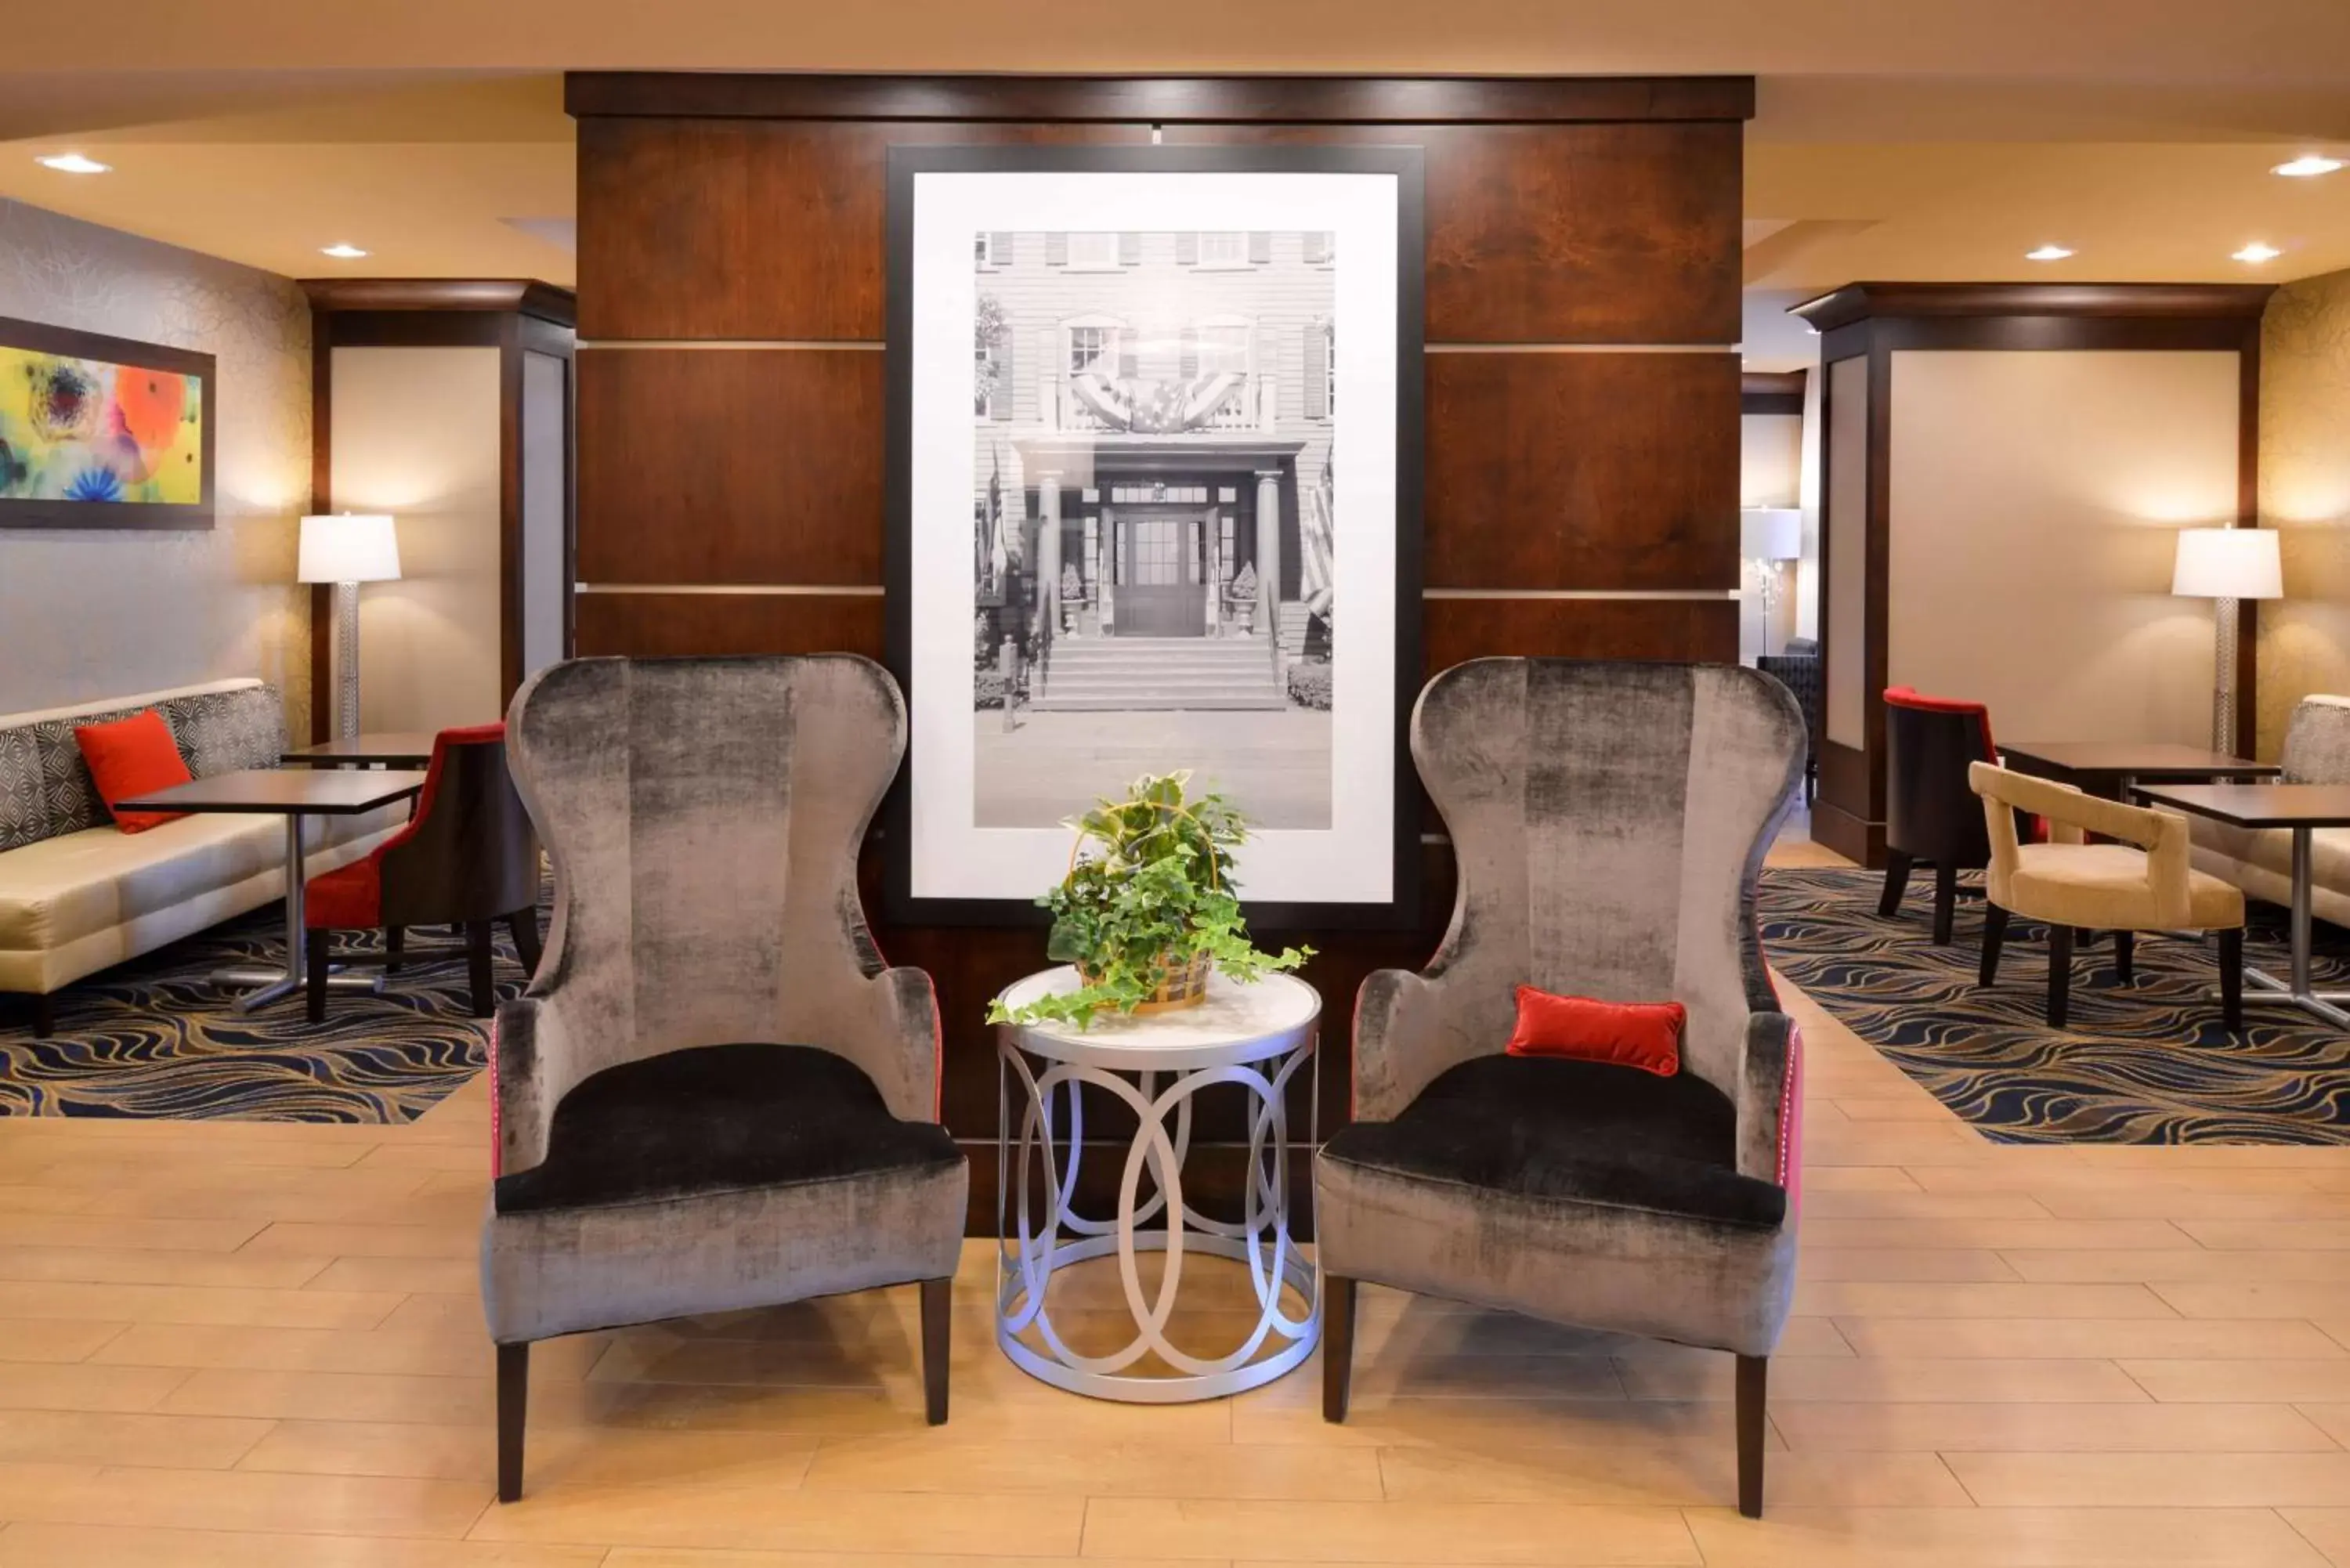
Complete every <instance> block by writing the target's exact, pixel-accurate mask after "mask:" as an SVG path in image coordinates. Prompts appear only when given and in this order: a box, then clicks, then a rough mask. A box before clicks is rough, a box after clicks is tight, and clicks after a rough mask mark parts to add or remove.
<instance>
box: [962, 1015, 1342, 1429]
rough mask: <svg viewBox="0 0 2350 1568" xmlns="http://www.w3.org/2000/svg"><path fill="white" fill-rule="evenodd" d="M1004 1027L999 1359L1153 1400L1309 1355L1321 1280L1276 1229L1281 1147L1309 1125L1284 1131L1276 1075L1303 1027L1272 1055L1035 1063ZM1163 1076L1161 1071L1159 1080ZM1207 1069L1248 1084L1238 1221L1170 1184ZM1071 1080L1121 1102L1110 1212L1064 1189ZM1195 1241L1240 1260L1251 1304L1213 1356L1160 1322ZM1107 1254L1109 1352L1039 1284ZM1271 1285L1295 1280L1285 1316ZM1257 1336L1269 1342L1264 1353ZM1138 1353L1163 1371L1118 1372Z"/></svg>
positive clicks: (1253, 1377) (1180, 1399)
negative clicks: (1071, 1321)
mask: <svg viewBox="0 0 2350 1568" xmlns="http://www.w3.org/2000/svg"><path fill="white" fill-rule="evenodd" d="M1015 1033H1016V1032H1013V1031H1006V1032H1005V1034H1006V1039H1005V1041H1004V1043H1003V1045H1002V1047H1001V1049H1000V1051H999V1054H998V1061H999V1071H998V1075H997V1092H998V1100H999V1106H998V1115H999V1121H998V1131H997V1140H996V1161H997V1165H996V1169H997V1186H996V1235H997V1237H998V1241H997V1254H996V1303H995V1305H996V1314H995V1340H996V1344H997V1345H999V1346H1001V1347H1002V1349H1003V1354H1004V1355H1005V1356H1007V1357H1008V1358H1010V1360H1011V1361H1012V1363H1013V1365H1014V1366H1018V1367H1019V1368H1020V1369H1021V1370H1022V1371H1024V1372H1026V1373H1027V1374H1028V1375H1029V1376H1033V1377H1035V1378H1037V1379H1039V1380H1040V1381H1043V1382H1045V1383H1049V1384H1051V1385H1052V1386H1055V1387H1056V1388H1065V1389H1067V1390H1068V1391H1069V1392H1071V1393H1074V1394H1085V1395H1089V1396H1091V1397H1095V1398H1097V1399H1116V1400H1123V1401H1126V1402H1128V1403H1135V1404H1159V1405H1164V1404H1180V1403H1184V1402H1187V1401H1190V1400H1195V1399H1215V1398H1221V1397H1224V1396H1226V1395H1231V1394H1238V1393H1241V1392H1242V1391H1243V1390H1245V1389H1250V1388H1256V1387H1260V1386H1263V1385H1264V1384H1267V1383H1270V1382H1272V1381H1273V1380H1274V1378H1276V1377H1279V1376H1282V1375H1283V1374H1284V1373H1285V1372H1288V1371H1289V1370H1291V1369H1292V1368H1293V1367H1295V1366H1297V1365H1298V1364H1299V1363H1300V1362H1302V1361H1304V1360H1305V1358H1306V1357H1307V1356H1308V1355H1312V1354H1313V1351H1314V1346H1315V1343H1316V1341H1317V1340H1318V1339H1319V1337H1320V1334H1321V1326H1322V1314H1321V1303H1320V1294H1319V1290H1318V1284H1317V1280H1316V1277H1315V1270H1314V1267H1313V1265H1312V1264H1311V1263H1309V1262H1307V1261H1306V1260H1305V1255H1304V1253H1303V1252H1302V1251H1300V1249H1299V1247H1298V1244H1297V1242H1296V1241H1295V1240H1294V1239H1293V1238H1292V1237H1291V1235H1290V1218H1289V1179H1290V1171H1291V1162H1292V1159H1293V1158H1297V1159H1304V1158H1308V1157H1310V1154H1311V1151H1312V1148H1313V1144H1312V1141H1311V1139H1312V1133H1311V1130H1310V1129H1309V1132H1308V1141H1307V1142H1306V1143H1305V1145H1304V1146H1303V1147H1300V1146H1298V1145H1296V1144H1295V1142H1294V1140H1293V1139H1292V1138H1291V1137H1290V1130H1289V1121H1288V1113H1287V1109H1286V1106H1285V1105H1284V1096H1285V1093H1286V1091H1287V1089H1288V1087H1289V1083H1290V1080H1291V1079H1292V1078H1293V1077H1294V1076H1295V1075H1296V1073H1297V1072H1298V1070H1299V1069H1300V1068H1301V1067H1302V1066H1304V1065H1305V1062H1306V1060H1307V1059H1308V1058H1309V1057H1312V1056H1313V1055H1314V1054H1315V1053H1314V1044H1313V1042H1312V1040H1311V1038H1310V1037H1309V1038H1308V1039H1307V1040H1306V1042H1305V1044H1301V1045H1299V1046H1298V1047H1297V1048H1296V1049H1295V1050H1293V1051H1290V1052H1288V1053H1286V1054H1284V1055H1282V1056H1279V1057H1277V1058H1274V1059H1270V1060H1267V1061H1263V1062H1260V1063H1254V1064H1224V1065H1219V1066H1212V1067H1202V1068H1198V1069H1192V1070H1170V1071H1168V1072H1165V1073H1160V1072H1149V1071H1143V1072H1128V1073H1120V1072H1117V1071H1114V1070H1110V1069H1107V1068H1103V1067H1097V1066H1090V1065H1086V1064H1077V1063H1070V1062H1050V1063H1047V1064H1045V1071H1044V1072H1043V1073H1041V1074H1039V1073H1038V1072H1036V1071H1035V1069H1034V1068H1032V1066H1031V1065H1030V1063H1029V1060H1028V1058H1027V1056H1026V1054H1024V1053H1023V1052H1022V1051H1021V1049H1020V1048H1019V1047H1018V1046H1017V1045H1016V1044H1013V1043H1012V1037H1013V1036H1014V1034H1015ZM1317 1070H1318V1069H1317ZM1015 1078H1016V1079H1017V1080H1018V1082H1019V1085H1020V1089H1021V1096H1020V1097H1021V1098H1022V1099H1023V1100H1024V1102H1025V1103H1024V1106H1022V1108H1021V1111H1020V1132H1019V1136H1018V1138H1017V1141H1016V1145H1015V1142H1014V1139H1013V1137H1012V1136H1011V1116H1012V1110H1013V1091H1012V1082H1013V1080H1014V1079H1015ZM1162 1078H1164V1079H1166V1080H1167V1083H1166V1086H1165V1087H1164V1088H1163V1089H1162V1088H1161V1087H1160V1080H1161V1079H1162ZM1211 1084H1237V1085H1242V1086H1243V1087H1244V1088H1246V1089H1247V1090H1248V1092H1249V1096H1250V1099H1251V1102H1252V1113H1251V1115H1250V1117H1249V1160H1248V1167H1247V1169H1248V1172H1249V1175H1248V1178H1247V1184H1246V1185H1247V1191H1246V1193H1245V1195H1244V1197H1243V1216H1242V1218H1241V1220H1239V1221H1238V1222H1237V1223H1229V1222H1226V1221H1222V1220H1212V1219H1210V1218H1208V1217H1207V1216H1205V1215H1203V1214H1201V1213H1200V1212H1199V1211H1198V1210H1195V1209H1193V1208H1192V1207H1191V1205H1190V1204H1189V1203H1187V1202H1186V1201H1185V1199H1184V1197H1183V1159H1184V1156H1185V1155H1186V1154H1187V1153H1188V1152H1189V1149H1190V1147H1191V1101H1192V1096H1194V1095H1196V1094H1197V1093H1198V1092H1199V1091H1200V1090H1201V1089H1202V1088H1205V1087H1207V1086H1208V1085H1211ZM1081 1085H1094V1086H1096V1087H1097V1088H1099V1089H1101V1090H1104V1091H1105V1092H1107V1093H1108V1094H1110V1095H1111V1096H1115V1097H1116V1098H1118V1100H1120V1101H1121V1102H1123V1103H1124V1104H1125V1105H1126V1106H1127V1107H1128V1109H1130V1110H1131V1111H1133V1113H1134V1115H1135V1118H1136V1122H1137V1127H1136V1131H1135V1135H1134V1140H1133V1142H1132V1144H1131V1145H1129V1146H1128V1150H1127V1154H1126V1162H1125V1170H1124V1173H1123V1177H1122V1179H1121V1181H1120V1184H1119V1188H1118V1211H1117V1213H1116V1214H1114V1215H1112V1216H1108V1217H1106V1218H1094V1217H1089V1216H1086V1215H1081V1214H1079V1213H1077V1212H1076V1210H1075V1208H1074V1207H1073V1203H1072V1199H1073V1197H1074V1195H1075V1193H1076V1186H1077V1175H1078V1168H1079V1164H1080V1162H1081V1160H1082V1159H1083V1158H1084V1147H1085V1115H1084V1109H1083V1102H1082V1100H1081V1098H1080V1095H1081V1087H1080V1086H1081ZM1056 1105H1058V1106H1062V1107H1065V1108H1066V1115H1065V1116H1057V1117H1056V1116H1055V1109H1056ZM1170 1119H1171V1120H1172V1123H1173V1127H1172V1130H1171V1131H1170V1127H1169V1122H1170ZM1015 1159H1016V1162H1017V1168H1016V1172H1015V1170H1014V1161H1015ZM1038 1165H1041V1166H1042V1168H1043V1174H1044V1181H1043V1189H1044V1190H1043V1192H1042V1194H1041V1197H1042V1199H1043V1206H1044V1215H1043V1220H1042V1223H1041V1224H1040V1225H1037V1226H1035V1227H1033V1228H1032V1226H1031V1223H1030V1214H1031V1210H1032V1203H1031V1196H1032V1195H1031V1189H1030V1184H1029V1172H1030V1170H1031V1168H1034V1167H1036V1166H1038ZM1146 1168H1147V1169H1148V1170H1149V1175H1150V1183H1151V1188H1152V1190H1151V1192H1150V1194H1149V1197H1148V1198H1147V1199H1146V1198H1144V1197H1143V1196H1142V1192H1141V1185H1142V1184H1141V1178H1142V1174H1143V1172H1144V1171H1145V1169H1146ZM1014 1210H1016V1218H1015V1217H1014ZM1154 1220H1155V1221H1156V1223H1155V1224H1154V1223H1153V1221H1154ZM1065 1233H1066V1234H1065ZM1015 1234H1016V1237H1017V1246H1016V1249H1015V1247H1014V1244H1013V1243H1014V1235H1015ZM1144 1252H1159V1253H1161V1254H1162V1255H1163V1256H1164V1257H1165V1259H1166V1262H1165V1265H1164V1267H1163V1269H1162V1271H1161V1272H1160V1274H1159V1282H1158V1288H1157V1291H1156V1292H1155V1293H1153V1294H1152V1295H1149V1296H1146V1295H1145V1293H1144V1291H1143V1286H1142V1280H1141V1273H1140V1270H1139V1266H1138V1258H1139V1255H1140V1254H1142V1253H1144ZM1195 1252H1196V1253H1201V1254H1204V1255H1206V1256H1210V1257H1216V1258H1229V1259H1232V1260H1236V1261H1238V1262H1243V1263H1245V1264H1246V1265H1247V1266H1248V1272H1249V1279H1250V1283H1251V1285H1252V1286H1253V1290H1254V1293H1255V1296H1256V1301H1257V1306H1258V1313H1257V1319H1256V1323H1255V1324H1254V1325H1253V1329H1252V1331H1251V1332H1250V1333H1249V1334H1248V1335H1247V1337H1246V1338H1245V1339H1243V1341H1242V1343H1241V1344H1240V1345H1239V1346H1238V1347H1237V1348H1235V1349H1233V1350H1232V1351H1231V1352H1229V1353H1228V1354H1226V1355H1216V1356H1198V1355H1191V1353H1189V1352H1187V1351H1185V1350H1182V1349H1180V1348H1179V1347H1178V1346H1177V1345H1174V1344H1173V1343H1171V1342H1170V1339H1169V1338H1168V1335H1167V1332H1166V1331H1167V1324H1168V1320H1169V1318H1170V1315H1171V1314H1173V1312H1174V1308H1175V1303H1176V1293H1177V1289H1178V1287H1179V1285H1180V1282H1181V1279H1182V1273H1183V1260H1184V1258H1185V1256H1186V1255H1187V1254H1189V1253H1195ZM1109 1257H1116V1258H1117V1259H1118V1272H1119V1276H1120V1281H1121V1283H1122V1284H1123V1286H1124V1293H1125V1300H1126V1306H1127V1309H1128V1312H1129V1313H1130V1314H1131V1315H1132V1318H1133V1322H1134V1328H1135V1334H1134V1338H1133V1339H1132V1340H1130V1341H1128V1343H1127V1344H1126V1345H1123V1346H1121V1347H1120V1348H1119V1349H1118V1350H1116V1351H1113V1352H1111V1353H1110V1354H1109V1355H1081V1354H1079V1353H1078V1352H1077V1351H1076V1350H1074V1349H1072V1348H1071V1347H1070V1346H1069V1345H1068V1344H1067V1343H1066V1341H1065V1340H1064V1339H1063V1338H1062V1337H1061V1335H1060V1334H1059V1333H1058V1332H1057V1331H1056V1330H1055V1327H1054V1324H1053V1315H1052V1309H1051V1307H1050V1305H1049V1303H1047V1301H1046V1296H1047V1294H1048V1293H1049V1292H1050V1289H1051V1286H1052V1282H1053V1276H1054V1274H1055V1272H1056V1271H1057V1270H1059V1269H1062V1268H1065V1267H1066V1266H1068V1265H1070V1264H1073V1263H1080V1262H1087V1261H1089V1260H1092V1259H1097V1258H1109ZM1285 1290H1294V1291H1295V1292H1296V1293H1297V1294H1298V1296H1299V1297H1300V1298H1301V1299H1302V1300H1303V1301H1304V1303H1305V1310H1304V1312H1303V1313H1302V1314H1299V1315H1297V1316H1294V1317H1293V1316H1291V1315H1290V1314H1288V1313H1286V1312H1284V1310H1283V1299H1284V1291H1285ZM1031 1328H1033V1329H1035V1331H1036V1334H1037V1335H1038V1337H1039V1338H1041V1339H1042V1340H1043V1342H1044V1346H1045V1348H1044V1349H1042V1350H1039V1349H1037V1348H1036V1347H1035V1346H1034V1345H1030V1344H1029V1343H1028V1342H1027V1341H1026V1340H1024V1338H1023V1337H1022V1335H1023V1334H1025V1333H1026V1332H1027V1331H1029V1330H1030V1329H1031ZM1267 1345H1274V1346H1276V1348H1274V1351H1273V1353H1272V1354H1270V1355H1264V1354H1263V1351H1264V1350H1265V1347H1266V1346H1267ZM1145 1355H1156V1356H1157V1357H1158V1358H1159V1360H1160V1361H1161V1362H1163V1363H1165V1364H1166V1365H1167V1366H1170V1367H1171V1368H1172V1369H1173V1371H1174V1374H1175V1375H1174V1376H1127V1375H1126V1373H1127V1369H1128V1367H1131V1366H1134V1365H1135V1364H1136V1363H1137V1362H1139V1361H1140V1360H1142V1358H1143V1357H1144V1356H1145Z"/></svg>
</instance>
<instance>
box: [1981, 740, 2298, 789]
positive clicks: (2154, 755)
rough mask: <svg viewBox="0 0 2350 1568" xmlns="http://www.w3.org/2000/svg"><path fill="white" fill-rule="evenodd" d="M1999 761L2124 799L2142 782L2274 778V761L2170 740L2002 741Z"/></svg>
mask: <svg viewBox="0 0 2350 1568" xmlns="http://www.w3.org/2000/svg"><path fill="white" fill-rule="evenodd" d="M1999 751H2000V760H2001V761H2002V763H2005V764H2006V765H2007V766H2008V767H2010V768H2012V769H2013V770H2014V771H2015V772H2017V773H2020V774H2032V775H2033V777H2035V778H2044V779H2056V780H2058V781H2060V782H2062V783H2064V784H2073V785H2075V786H2077V787H2078V788H2079V789H2080V790H2081V791H2082V792H2083V793H2084V794H2095V795H2103V796H2104V797H2105V798H2106V799H2107V800H2126V799H2128V798H2129V792H2130V790H2131V789H2132V788H2133V787H2134V786H2136V785H2137V784H2212V783H2216V782H2218V781H2220V780H2223V779H2264V778H2274V777H2276V776H2277V775H2278V774H2280V773H2282V771H2283V770H2282V769H2281V768H2279V767H2278V766H2277V765H2276V764H2275V763H2256V762H2253V761H2252V760H2251V758H2249V757H2238V756H2231V755H2230V754H2229V753H2226V752H2214V751H2208V750H2206V749H2205V748H2203V747H2201V746H2187V745H2180V744H2178V742H2172V741H2024V742H2020V743H2018V742H2003V743H2002V745H2001V746H2000V748H1999Z"/></svg>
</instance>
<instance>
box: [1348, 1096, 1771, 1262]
mask: <svg viewBox="0 0 2350 1568" xmlns="http://www.w3.org/2000/svg"><path fill="white" fill-rule="evenodd" d="M1737 1148H1738V1107H1737V1106H1735V1105H1733V1104H1732V1103H1731V1099H1730V1097H1729V1096H1726V1095H1724V1094H1723V1093H1722V1092H1721V1090H1719V1089H1717V1088H1715V1087H1714V1086H1713V1085H1711V1084H1709V1083H1707V1082H1706V1081H1705V1080H1704V1079H1703V1078H1700V1077H1699V1076H1697V1075H1695V1074H1693V1073H1680V1074H1678V1075H1675V1076H1673V1077H1669V1078H1659V1077H1658V1076H1657V1075H1655V1074H1653V1073H1644V1072H1640V1071H1638V1069H1635V1068H1631V1067H1619V1066H1615V1065H1612V1064H1607V1063H1599V1062H1574V1061H1566V1060H1563V1059H1560V1058H1555V1057H1538V1056H1502V1055H1495V1056H1480V1057H1478V1058H1476V1059H1475V1060H1473V1061H1468V1062H1463V1063H1461V1064H1460V1065H1458V1066H1456V1067H1451V1068H1448V1069H1446V1070H1445V1071H1444V1072H1443V1073H1442V1074H1440V1075H1438V1077H1437V1078H1436V1080H1435V1082H1433V1083H1431V1084H1430V1085H1428V1087H1427V1088H1425V1089H1422V1090H1421V1091H1420V1093H1419V1098H1418V1099H1416V1100H1414V1101H1412V1103H1411V1104H1410V1105H1409V1106H1405V1107H1404V1111H1403V1114H1402V1115H1401V1116H1398V1117H1396V1118H1395V1120H1393V1121H1391V1122H1357V1123H1356V1124H1355V1125H1354V1126H1353V1127H1348V1128H1347V1129H1346V1130H1345V1131H1343V1132H1341V1133H1339V1134H1338V1135H1337V1136H1336V1137H1333V1138H1332V1139H1331V1140H1330V1142H1329V1144H1328V1146H1327V1147H1326V1149H1325V1150H1324V1152H1325V1154H1326V1156H1327V1157H1328V1158H1331V1159H1336V1160H1343V1161H1347V1162H1349V1163H1352V1164H1356V1165H1361V1166H1367V1167H1370V1168H1375V1169H1380V1170H1388V1171H1393V1172H1395V1173H1397V1174H1399V1175H1402V1176H1409V1177H1418V1178H1420V1179H1426V1180H1430V1181H1449V1182H1457V1183H1459V1184H1461V1186H1464V1187H1477V1188H1484V1189H1491V1190H1493V1191H1497V1192H1508V1193H1515V1194H1518V1195H1520V1196H1523V1197H1527V1198H1536V1199H1567V1200H1572V1201H1577V1202H1584V1203H1599V1204H1607V1205H1611V1206H1614V1207H1617V1208H1626V1209H1646V1210H1654V1211H1656V1212H1659V1213H1664V1214H1679V1215H1688V1216H1690V1217H1692V1218H1697V1219H1704V1220H1720V1221H1722V1222H1725V1223H1728V1224H1733V1225H1762V1226H1770V1225H1776V1224H1778V1223H1779V1222H1780V1221H1781V1220H1783V1219H1785V1218H1786V1214H1787V1194H1786V1192H1785V1190H1784V1189H1782V1188H1780V1187H1779V1186H1777V1185H1776V1184H1775V1183H1773V1182H1768V1181H1763V1180H1760V1179H1756V1178H1754V1177H1751V1176H1741V1175H1740V1174H1739V1173H1738V1158H1737Z"/></svg>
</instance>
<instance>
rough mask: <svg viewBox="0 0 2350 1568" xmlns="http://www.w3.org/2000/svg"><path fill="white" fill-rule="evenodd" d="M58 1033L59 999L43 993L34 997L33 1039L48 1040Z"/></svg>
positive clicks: (48, 993)
mask: <svg viewBox="0 0 2350 1568" xmlns="http://www.w3.org/2000/svg"><path fill="white" fill-rule="evenodd" d="M55 1033H57V997H56V996H55V995H53V994H52V993H50V992H46V991H43V992H35V993H34V995H33V1038H34V1039H36V1040H47V1038H48V1037H49V1036H50V1035H52V1034H55Z"/></svg>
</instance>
